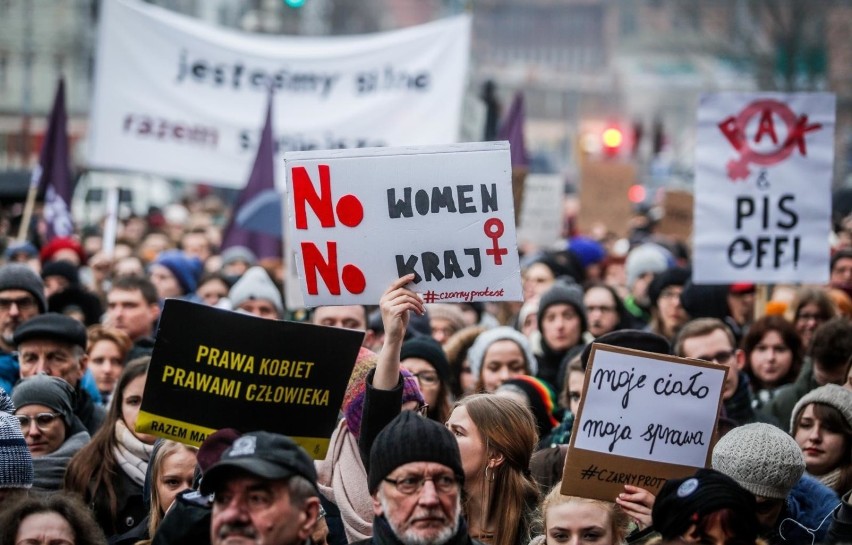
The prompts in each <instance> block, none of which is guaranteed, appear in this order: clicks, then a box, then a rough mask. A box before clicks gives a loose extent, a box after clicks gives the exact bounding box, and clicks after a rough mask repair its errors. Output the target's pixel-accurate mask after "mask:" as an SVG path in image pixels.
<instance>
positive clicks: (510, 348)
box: [480, 339, 527, 393]
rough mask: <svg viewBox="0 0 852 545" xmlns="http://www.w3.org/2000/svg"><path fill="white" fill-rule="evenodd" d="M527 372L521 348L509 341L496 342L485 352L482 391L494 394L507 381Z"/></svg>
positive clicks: (481, 375)
mask: <svg viewBox="0 0 852 545" xmlns="http://www.w3.org/2000/svg"><path fill="white" fill-rule="evenodd" d="M526 372H527V364H526V360H524V353H523V352H522V351H521V347H520V346H518V344H517V343H516V342H515V341H510V340H508V339H504V340H502V341H495V342H493V343H491V346H489V347H488V348H487V349H486V350H485V356H484V357H483V358H482V370H481V371H480V379H481V380H482V389H483V390H484V391H486V392H488V393H493V392H494V391H495V390H497V388H498V387H499V386H500V385H501V384H503V383H504V382H506V381H507V380H509V379H511V378H514V377H516V376H518V375H523V374H526Z"/></svg>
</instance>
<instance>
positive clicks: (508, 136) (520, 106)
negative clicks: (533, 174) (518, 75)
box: [497, 92, 530, 225]
mask: <svg viewBox="0 0 852 545" xmlns="http://www.w3.org/2000/svg"><path fill="white" fill-rule="evenodd" d="M525 118H526V116H525V115H524V95H523V94H521V93H520V92H518V93H515V97H514V98H513V99H512V105H511V106H510V107H509V113H508V114H506V118H505V119H504V120H503V123H502V124H501V125H500V130H499V131H497V140H508V141H509V151H510V153H511V157H512V198H513V200H514V201H515V225H517V224H518V222H519V221H520V218H521V204H522V203H523V200H524V180H525V179H526V177H527V169H528V167H529V163H530V161H529V156H528V155H527V148H526V146H525V145H524V119H525Z"/></svg>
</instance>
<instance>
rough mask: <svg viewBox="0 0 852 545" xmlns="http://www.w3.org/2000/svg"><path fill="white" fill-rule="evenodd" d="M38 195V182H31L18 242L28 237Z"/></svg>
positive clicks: (19, 228)
mask: <svg viewBox="0 0 852 545" xmlns="http://www.w3.org/2000/svg"><path fill="white" fill-rule="evenodd" d="M36 195H38V184H30V188H29V189H28V190H27V201H26V203H25V204H24V215H23V217H21V225H20V226H19V227H18V242H23V241H25V240H26V239H27V231H29V227H30V220H32V217H33V209H34V208H35V200H36Z"/></svg>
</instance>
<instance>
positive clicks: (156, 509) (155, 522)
mask: <svg viewBox="0 0 852 545" xmlns="http://www.w3.org/2000/svg"><path fill="white" fill-rule="evenodd" d="M181 450H186V451H187V452H191V453H192V455H193V456H197V455H198V449H197V448H195V447H191V446H189V445H184V444H183V443H178V442H177V441H169V440H164V441H163V442H162V444H160V445H158V446H157V448H155V449H154V453H153V455H152V456H151V461H150V462H148V463H149V465H150V467H151V511H150V512H149V514H148V536H149V539H147V540H143V541H139V542H137V543H136V545H139V544H140V543H151V541H152V540H153V538H154V534H155V533H157V528H159V527H160V522H161V521H162V520H163V517H164V516H166V514H165V513H164V512H163V510H162V509H161V508H160V489H159V487H158V486H157V485H158V484H159V482H160V475H162V473H163V466H164V465H165V464H166V458H168V457H169V456H171V455H172V454H175V453H176V452H180V451H181Z"/></svg>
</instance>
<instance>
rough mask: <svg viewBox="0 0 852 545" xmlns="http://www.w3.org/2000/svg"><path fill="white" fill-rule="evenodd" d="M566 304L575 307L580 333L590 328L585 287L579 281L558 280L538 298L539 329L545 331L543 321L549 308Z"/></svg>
mask: <svg viewBox="0 0 852 545" xmlns="http://www.w3.org/2000/svg"><path fill="white" fill-rule="evenodd" d="M558 304H565V305H570V306H572V307H574V311H575V312H576V313H577V317H578V318H580V334H581V335H582V332H583V331H586V330H587V329H588V328H589V324H588V321H587V320H586V305H585V304H583V288H582V287H581V286H580V284H577V283H574V282H572V283H566V282H563V281H561V280H557V281H556V282H554V283H553V286H551V287H550V289H548V290H547V291H546V292H544V293H542V294H541V298H540V299H539V300H538V315H537V319H538V330H539V331H543V329H542V326H541V322H542V320H543V319H544V313H545V312H546V311H547V308H548V307H550V306H553V305H558Z"/></svg>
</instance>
